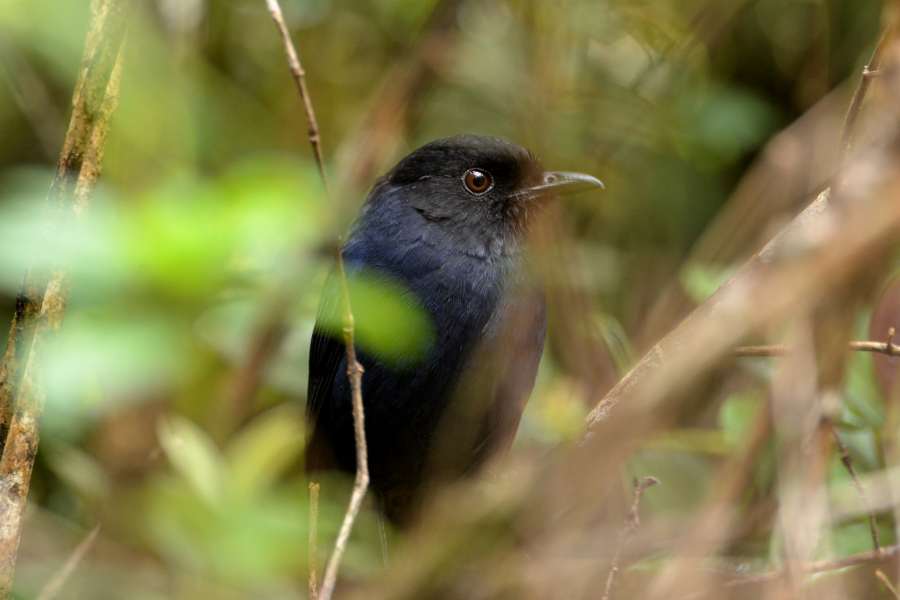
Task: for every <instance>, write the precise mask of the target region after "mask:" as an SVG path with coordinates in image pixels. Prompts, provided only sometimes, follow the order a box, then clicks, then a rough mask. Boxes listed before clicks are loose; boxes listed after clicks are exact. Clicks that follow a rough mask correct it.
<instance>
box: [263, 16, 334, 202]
mask: <svg viewBox="0 0 900 600" xmlns="http://www.w3.org/2000/svg"><path fill="white" fill-rule="evenodd" d="M266 6H267V7H268V9H269V14H271V15H272V20H273V21H275V26H276V27H278V32H279V33H280V34H281V41H282V42H283V43H284V53H285V55H286V56H287V61H288V68H289V69H290V71H291V77H292V78H293V80H294V84H295V85H296V86H297V93H299V94H300V100H302V101H303V108H304V110H305V111H306V122H307V124H308V126H309V128H308V130H307V132H308V134H309V145H310V146H312V151H313V156H314V157H315V159H316V167H317V168H318V169H319V177H320V178H321V179H322V186H323V187H324V188H325V194H326V195H327V194H328V181H327V179H326V178H325V161H324V160H323V159H322V140H321V138H320V136H319V123H318V121H317V120H316V111H315V110H314V109H313V104H312V98H311V97H310V95H309V89H308V88H307V87H306V71H305V70H304V69H303V63H301V62H300V53H299V52H297V48H296V46H295V45H294V42H293V41H291V34H290V32H288V28H287V25H286V24H285V22H284V15H283V14H282V13H281V6H280V5H279V4H278V0H266Z"/></svg>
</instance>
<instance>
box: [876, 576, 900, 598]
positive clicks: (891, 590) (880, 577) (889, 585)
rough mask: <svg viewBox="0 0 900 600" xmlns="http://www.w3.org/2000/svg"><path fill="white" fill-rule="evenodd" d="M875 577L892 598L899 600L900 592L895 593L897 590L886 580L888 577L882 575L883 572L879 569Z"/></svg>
mask: <svg viewBox="0 0 900 600" xmlns="http://www.w3.org/2000/svg"><path fill="white" fill-rule="evenodd" d="M875 577H877V578H878V580H879V581H880V582H881V583H882V584H884V587H886V588H887V589H888V591H889V592H890V593H891V595H892V596H893V597H894V598H896V600H900V592H898V591H897V588H896V587H895V586H894V584H893V583H891V580H890V579H888V576H887V575H885V574H884V571H882V570H881V569H876V570H875Z"/></svg>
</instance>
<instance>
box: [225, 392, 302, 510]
mask: <svg viewBox="0 0 900 600" xmlns="http://www.w3.org/2000/svg"><path fill="white" fill-rule="evenodd" d="M303 425H304V423H303V416H302V414H300V411H299V410H298V408H297V407H296V406H293V405H282V406H279V407H277V408H273V409H271V410H269V411H266V412H265V413H263V414H262V415H260V416H258V417H257V418H255V419H254V420H253V421H252V422H251V423H250V424H249V425H247V426H246V427H245V428H244V429H243V430H242V431H241V432H240V433H239V434H238V435H237V436H236V437H235V438H234V439H233V440H232V441H231V443H230V444H229V445H228V447H227V448H226V450H225V459H226V461H227V463H228V471H229V473H230V475H231V479H230V481H229V484H230V486H231V487H232V489H234V490H235V491H236V492H237V493H239V494H242V495H253V494H257V493H259V492H261V491H264V490H265V489H266V488H268V487H269V486H271V484H272V482H273V481H275V480H276V479H277V478H278V477H279V476H280V475H282V474H283V473H284V472H285V470H287V468H288V467H290V466H291V465H292V464H294V463H295V462H296V460H297V458H298V457H299V456H300V454H301V452H302V450H303V443H304V426H303Z"/></svg>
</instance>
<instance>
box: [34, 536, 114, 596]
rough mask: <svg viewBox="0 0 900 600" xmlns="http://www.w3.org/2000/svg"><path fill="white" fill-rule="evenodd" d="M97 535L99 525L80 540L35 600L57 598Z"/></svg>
mask: <svg viewBox="0 0 900 600" xmlns="http://www.w3.org/2000/svg"><path fill="white" fill-rule="evenodd" d="M98 533H100V526H99V525H97V526H96V527H94V528H93V529H91V531H90V532H89V533H88V534H87V535H86V536H85V537H84V539H83V540H81V542H80V543H79V544H78V546H77V547H76V548H75V550H74V551H73V552H72V554H71V556H69V559H68V560H67V561H66V563H65V564H64V565H63V566H62V568H61V569H60V570H59V571H57V573H56V574H55V575H53V578H52V579H50V581H48V582H47V585H45V586H44V589H42V590H41V593H40V594H38V596H37V600H52V599H53V598H56V597H57V596H59V593H60V591H62V589H63V586H64V585H65V584H66V582H67V581H68V580H69V578H70V577H71V576H72V573H74V572H75V569H76V567H78V565H79V564H80V563H81V561H82V560H83V559H84V557H85V555H87V553H88V551H89V550H90V549H91V548H92V547H93V546H94V542H95V541H96V540H97V534H98Z"/></svg>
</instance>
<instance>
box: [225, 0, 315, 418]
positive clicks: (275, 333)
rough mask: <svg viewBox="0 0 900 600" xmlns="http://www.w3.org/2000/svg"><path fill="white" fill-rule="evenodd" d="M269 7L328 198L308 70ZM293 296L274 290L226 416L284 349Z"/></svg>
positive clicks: (274, 1) (273, 5)
mask: <svg viewBox="0 0 900 600" xmlns="http://www.w3.org/2000/svg"><path fill="white" fill-rule="evenodd" d="M266 7H267V8H268V10H269V14H270V15H271V16H272V20H273V21H274V22H275V27H276V28H277V29H278V33H279V34H280V36H281V41H282V44H283V45H284V54H285V56H286V57H287V63H288V70H289V71H290V73H291V78H292V79H293V81H294V84H295V85H296V87H297V93H298V94H299V96H300V101H301V102H302V103H303V110H304V112H305V114H306V123H307V136H308V139H309V145H310V147H311V148H312V153H313V159H314V160H315V161H316V168H317V169H318V171H319V179H320V180H321V182H322V189H323V190H324V191H325V197H326V198H328V197H329V191H328V178H327V177H326V176H325V160H324V159H323V154H322V138H321V135H320V134H319V122H318V120H317V119H316V111H315V109H314V108H313V103H312V97H311V96H310V93H309V88H308V87H307V85H306V70H305V69H304V68H303V63H302V62H301V61H300V53H299V52H298V51H297V48H296V46H295V45H294V42H293V41H292V40H291V34H290V32H289V31H288V28H287V24H286V23H285V21H284V14H283V13H282V12H281V5H280V4H279V3H278V0H266ZM290 296H291V294H290V290H289V289H286V287H285V286H282V288H280V289H278V290H276V291H275V292H274V294H273V299H272V300H271V306H268V307H266V310H265V312H264V317H263V319H262V322H261V323H260V324H259V325H258V327H257V328H256V332H255V334H254V335H253V337H252V339H251V340H250V343H249V345H248V346H249V347H248V351H247V354H246V356H245V358H244V361H243V363H242V364H241V366H240V368H239V369H238V370H237V374H236V376H235V379H234V381H233V382H232V384H231V385H230V388H229V396H230V397H229V399H228V406H229V407H230V408H231V414H230V415H224V416H225V418H230V419H231V420H232V421H234V422H235V423H240V421H242V420H243V419H244V418H245V417H246V415H247V413H248V411H249V409H250V405H251V402H252V400H253V398H254V396H255V395H256V391H257V390H258V389H259V386H260V383H261V382H262V379H263V375H264V374H265V368H266V366H267V365H268V364H269V362H270V361H271V359H272V357H273V356H274V355H275V354H276V353H277V352H278V350H279V348H281V343H282V341H283V340H284V335H285V332H286V328H285V313H286V312H287V311H288V301H289V299H290ZM229 425H230V424H229Z"/></svg>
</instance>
